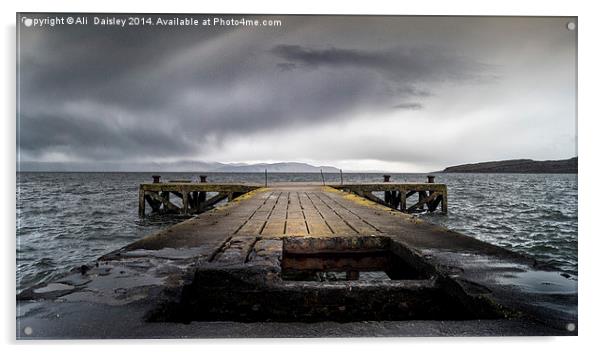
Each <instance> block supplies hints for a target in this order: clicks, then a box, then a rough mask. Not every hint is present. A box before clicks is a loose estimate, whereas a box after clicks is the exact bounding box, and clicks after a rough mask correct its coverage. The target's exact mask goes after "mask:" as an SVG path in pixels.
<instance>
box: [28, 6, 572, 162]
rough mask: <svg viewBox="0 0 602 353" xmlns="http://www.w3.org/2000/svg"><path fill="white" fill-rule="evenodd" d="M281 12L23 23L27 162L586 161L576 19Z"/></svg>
mask: <svg viewBox="0 0 602 353" xmlns="http://www.w3.org/2000/svg"><path fill="white" fill-rule="evenodd" d="M26 16H27V15H26ZM29 17H36V16H34V15H29ZM37 17H45V16H41V15H40V16H37ZM88 17H90V18H92V16H91V15H90V16H88ZM109 17H111V16H109ZM165 17H172V16H165ZM206 17H213V16H199V18H200V19H202V18H206ZM228 17H229V16H228ZM247 18H250V17H249V16H247ZM260 18H261V19H264V18H268V17H260ZM270 18H273V19H280V20H282V26H280V27H190V28H186V27H161V28H159V27H125V28H119V27H98V26H92V25H88V26H83V25H82V26H68V25H62V26H61V25H59V26H54V27H45V28H36V27H24V26H23V25H21V24H20V25H19V26H20V28H19V42H18V45H19V51H18V53H19V63H18V67H19V76H18V77H19V92H18V93H19V98H20V102H19V112H20V114H19V124H18V144H19V146H18V152H19V154H20V159H21V161H24V162H69V163H70V162H78V163H81V162H93V163H98V162H111V163H124V164H127V163H132V162H136V163H141V162H162V161H164V162H174V161H178V160H199V161H218V162H249V163H255V162H280V161H299V162H308V163H312V164H315V165H333V166H336V167H339V168H343V169H344V170H388V171H392V172H421V171H430V170H436V169H441V168H443V167H445V166H449V165H454V164H461V163H470V162H479V161H489V160H501V159H515V158H532V159H563V158H569V157H573V156H576V155H577V151H576V112H575V110H576V93H575V92H576V86H575V84H576V44H577V33H576V32H577V31H576V30H573V31H571V30H568V29H567V23H568V22H570V21H571V20H572V19H570V18H495V17H493V18H461V17H366V16H357V17H332V16H272V17H270Z"/></svg>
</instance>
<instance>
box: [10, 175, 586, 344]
mask: <svg viewBox="0 0 602 353" xmlns="http://www.w3.org/2000/svg"><path fill="white" fill-rule="evenodd" d="M372 236H374V237H385V238H390V239H391V241H392V243H391V244H393V245H391V247H392V248H394V249H395V251H397V252H399V253H401V254H402V255H403V256H404V257H405V258H406V259H409V260H410V261H413V262H415V264H414V265H415V266H418V267H421V266H422V267H424V268H423V269H422V270H424V271H426V272H425V273H428V274H429V276H430V277H429V278H432V279H433V280H435V282H436V283H437V286H436V288H444V289H445V291H446V295H449V294H450V291H451V292H454V291H455V294H458V295H459V297H458V298H462V300H468V301H472V300H476V302H478V303H483V302H490V303H491V306H492V307H493V308H496V309H498V310H497V313H498V314H499V313H501V314H502V315H506V316H507V317H506V318H504V317H499V318H497V319H493V320H479V319H471V320H463V321H455V320H453V318H452V319H450V318H445V319H447V320H446V321H439V320H428V321H424V320H410V321H369V322H339V323H337V322H332V321H324V322H313V323H300V322H288V323H285V322H279V323H267V322H253V323H241V322H214V321H192V322H190V323H189V324H184V323H179V322H174V320H172V321H170V322H161V321H159V320H161V319H170V318H169V317H168V316H169V315H166V312H169V311H170V310H173V309H174V308H175V309H178V308H179V309H182V308H184V309H186V308H190V306H188V307H187V306H186V305H190V304H191V303H194V301H191V300H184V299H186V298H187V296H189V295H190V294H191V293H192V294H194V293H205V292H203V290H207V288H212V287H211V286H205V285H200V286H199V284H202V283H204V282H203V281H199V279H202V278H203V276H207V275H208V274H211V273H213V274H215V273H219V271H227V270H228V268H230V269H233V271H231V272H229V273H232V274H236V273H237V271H239V273H242V277H236V275H233V277H232V278H231V280H232V281H239V280H240V279H241V278H243V279H245V278H246V279H248V278H251V277H249V276H248V274H249V271H251V272H253V271H255V273H257V274H260V275H261V276H263V277H262V278H263V279H262V280H261V281H258V282H257V283H260V284H261V285H260V286H259V289H260V290H263V289H265V288H267V287H265V286H264V285H267V286H269V288H272V289H274V288H276V289H277V290H283V288H285V289H286V288H289V289H290V288H292V289H291V291H290V292H289V293H302V291H303V290H307V288H309V287H312V286H313V287H312V288H315V289H316V291H317V292H316V293H318V297H316V298H330V297H328V296H326V297H324V296H322V297H320V296H319V293H322V292H320V291H324V289H323V288H324V285H325V286H330V287H335V289H336V288H339V287H341V286H343V287H344V286H345V285H347V288H351V290H353V289H354V288H355V289H358V288H360V287H361V286H362V285H363V286H370V285H373V283H372V284H370V283H365V282H362V281H361V280H360V281H343V282H342V283H330V284H328V283H325V284H324V285H323V286H320V285H318V284H315V283H314V284H312V283H308V282H299V283H291V282H290V281H282V279H281V278H280V275H279V270H280V261H281V260H282V254H283V239H288V238H290V237H305V238H309V239H311V238H316V237H318V238H324V239H326V238H332V239H339V238H344V237H351V238H352V239H356V238H357V237H372ZM216 271H217V272H216ZM240 271H242V272H240ZM245 271H246V272H245ZM199 276H200V277H199ZM432 276H434V277H432ZM222 278H223V277H222ZM214 283H215V284H216V285H214V286H213V288H216V289H219V287H220V282H219V277H218V278H215V281H214ZM233 283H234V282H233ZM390 283H391V282H389V286H390V285H391V284H390ZM299 285H301V287H303V286H305V287H306V289H299ZM262 286H263V287H262ZM337 286H338V287H337ZM221 287H222V288H227V287H224V286H223V285H222V286H221ZM232 288H236V286H233V287H232ZM239 288H245V287H244V286H239ZM341 288H342V287H341ZM420 288H424V287H420ZM450 288H451V289H450ZM197 290H200V291H201V292H198V291H197ZM245 290H248V288H247V289H245ZM299 291H301V292H299ZM327 292H328V291H327ZM240 293H244V291H241V292H240ZM259 293H260V292H259ZM274 293H278V292H277V291H275V292H274ZM341 293H344V292H341ZM576 293H577V283H576V281H573V280H570V279H566V278H564V277H562V276H561V275H560V274H559V273H558V272H557V271H555V270H554V269H548V268H544V267H541V266H539V265H538V264H537V263H535V262H534V261H533V260H532V259H530V258H527V257H524V256H521V255H518V254H515V253H512V252H509V251H506V250H503V249H501V248H499V247H496V246H493V245H489V244H486V243H483V242H481V241H478V240H475V239H473V238H470V237H467V236H464V235H462V234H459V233H456V232H452V231H450V230H447V229H444V228H441V227H437V226H434V225H431V224H428V223H425V222H422V221H420V220H419V219H417V218H415V217H412V216H410V215H406V214H402V213H400V212H396V211H393V210H391V209H390V208H388V207H384V206H381V205H378V204H376V203H374V202H371V201H369V200H366V199H364V198H360V197H358V196H355V195H352V194H347V193H344V192H341V191H337V190H334V189H332V188H329V187H320V186H307V185H305V186H294V185H286V186H278V187H272V188H266V189H258V190H254V191H251V192H250V193H248V194H245V195H243V196H241V197H239V198H237V199H235V200H234V201H232V202H230V203H229V204H227V205H226V206H223V207H220V208H218V209H215V210H212V211H209V212H207V213H204V214H201V215H199V216H197V217H195V218H192V219H190V220H188V221H185V222H183V223H180V224H178V225H175V226H173V227H170V228H168V229H166V230H164V231H161V232H158V233H156V234H153V235H151V236H148V237H146V238H144V239H142V240H140V241H137V242H135V243H132V244H130V245H129V246H126V247H125V248H123V249H120V250H118V251H115V252H113V253H110V254H107V255H105V256H103V257H101V258H100V259H99V260H98V261H97V262H95V263H92V264H88V265H87V266H85V267H83V268H81V269H78V270H76V271H74V272H73V273H70V274H67V275H66V276H65V277H64V278H61V279H57V280H55V281H53V282H52V283H48V284H45V285H42V286H38V287H36V288H31V289H29V290H26V291H24V292H23V293H21V294H20V295H19V296H18V301H17V336H18V338H23V339H26V338H133V337H139V338H142V337H146V338H149V337H163V338H173V337H316V336H431V335H435V336H437V335H471V336H472V335H564V334H569V335H570V334H576V332H577V331H576V330H574V331H569V330H567V327H569V328H576V327H577V313H576V307H577V295H576ZM216 294H220V295H225V294H226V293H219V292H216ZM455 294H454V293H451V295H452V296H453V295H455ZM260 297H261V296H260V295H258V296H257V298H260ZM183 298H184V299H183ZM358 298H361V296H360V297H358ZM466 298H468V299H466ZM225 299H226V298H225ZM213 300H214V302H215V303H221V302H220V301H219V296H218V295H216V296H215V298H213ZM228 300H231V298H229V299H228ZM282 300H286V298H283V299H282ZM224 301H227V300H224ZM198 302H199V303H202V300H199V301H198ZM262 304H263V305H267V304H266V303H262ZM333 304H335V305H336V304H337V303H333ZM464 304H466V303H464ZM339 306H340V305H339ZM331 309H332V307H331V306H326V307H325V309H324V310H325V311H324V312H326V313H330V312H331V311H328V310H331ZM245 310H246V309H245ZM346 310H348V309H347V308H346V307H345V308H344V309H342V311H343V312H344V311H346ZM355 310H360V311H359V312H360V313H361V312H362V311H361V308H359V309H357V308H356V309H355ZM243 311H244V310H243ZM252 311H253V307H252V306H251V308H250V309H249V310H248V312H252ZM232 312H233V313H235V312H237V311H236V310H233V311H232ZM364 312H365V311H364ZM204 313H205V312H203V311H202V310H201V311H199V313H198V314H199V315H201V316H200V317H201V318H202V315H204ZM217 314H220V313H217ZM225 317H226V318H227V316H225ZM341 317H342V318H343V321H344V318H345V316H344V315H342V316H341ZM172 319H173V318H172ZM193 319H194V317H193ZM238 319H241V318H238ZM251 319H252V318H251ZM339 319H340V318H339ZM241 321H244V320H241ZM285 321H286V320H285ZM26 328H28V329H27V330H26ZM26 333H30V334H29V335H27V334H26Z"/></svg>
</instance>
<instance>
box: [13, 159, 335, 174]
mask: <svg viewBox="0 0 602 353" xmlns="http://www.w3.org/2000/svg"><path fill="white" fill-rule="evenodd" d="M19 167H20V168H19ZM17 169H18V170H20V171H24V172H104V171H111V172H223V173H263V172H264V171H265V170H266V169H267V170H268V173H319V172H320V169H321V170H322V171H323V172H324V173H338V172H339V169H338V168H335V167H332V166H317V167H316V166H313V165H311V164H307V163H298V162H281V163H258V164H246V163H219V162H198V161H179V162H168V163H110V162H99V163H78V162H69V163H58V162H21V165H20V166H17Z"/></svg>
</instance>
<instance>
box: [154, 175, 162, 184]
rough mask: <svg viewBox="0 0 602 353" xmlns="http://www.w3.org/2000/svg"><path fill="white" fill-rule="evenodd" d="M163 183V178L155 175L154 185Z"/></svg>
mask: <svg viewBox="0 0 602 353" xmlns="http://www.w3.org/2000/svg"><path fill="white" fill-rule="evenodd" d="M160 182H161V176H160V175H153V184H158V183H160Z"/></svg>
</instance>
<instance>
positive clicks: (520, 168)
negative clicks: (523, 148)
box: [443, 157, 577, 173]
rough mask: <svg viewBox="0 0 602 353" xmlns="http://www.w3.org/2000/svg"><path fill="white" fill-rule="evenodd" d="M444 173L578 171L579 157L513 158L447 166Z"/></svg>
mask: <svg viewBox="0 0 602 353" xmlns="http://www.w3.org/2000/svg"><path fill="white" fill-rule="evenodd" d="M443 173H577V157H574V158H570V159H562V160H557V161H534V160H532V159H513V160H507V161H495V162H483V163H474V164H462V165H456V166H453V167H447V168H445V169H444V170H443Z"/></svg>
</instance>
